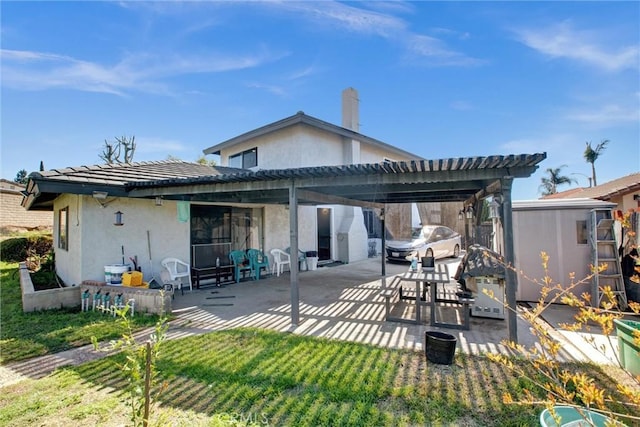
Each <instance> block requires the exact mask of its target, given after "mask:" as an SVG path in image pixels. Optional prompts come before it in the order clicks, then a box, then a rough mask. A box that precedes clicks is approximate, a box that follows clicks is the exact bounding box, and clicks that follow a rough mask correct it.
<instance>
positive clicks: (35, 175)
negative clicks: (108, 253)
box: [22, 160, 245, 209]
mask: <svg viewBox="0 0 640 427" xmlns="http://www.w3.org/2000/svg"><path fill="white" fill-rule="evenodd" d="M244 171H245V169H237V168H229V167H220V166H214V167H212V166H208V165H203V164H200V163H191V162H184V161H181V160H163V161H151V162H136V163H114V164H102V165H93V166H79V167H68V168H64V169H53V170H49V171H43V172H32V173H31V174H30V175H29V178H30V180H29V184H28V187H27V190H26V191H27V193H28V196H27V197H26V198H25V200H23V202H22V205H23V206H25V207H27V209H30V208H31V209H48V208H50V207H51V204H52V203H53V199H55V198H56V197H57V196H58V195H60V194H63V193H70V194H92V193H93V192H94V191H106V192H108V193H109V195H111V196H114V197H123V196H128V194H127V192H126V190H125V184H127V183H132V182H142V181H157V180H162V179H176V178H182V179H184V178H193V177H199V176H203V175H222V174H227V175H228V174H233V173H238V172H244ZM36 199H37V203H36Z"/></svg>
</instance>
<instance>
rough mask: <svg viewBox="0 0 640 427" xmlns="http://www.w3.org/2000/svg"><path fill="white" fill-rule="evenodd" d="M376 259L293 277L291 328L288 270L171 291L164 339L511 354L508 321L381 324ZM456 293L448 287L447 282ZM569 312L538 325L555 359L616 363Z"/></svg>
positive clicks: (23, 367)
mask: <svg viewBox="0 0 640 427" xmlns="http://www.w3.org/2000/svg"><path fill="white" fill-rule="evenodd" d="M438 262H439V263H442V264H446V265H447V267H448V269H449V273H450V275H453V274H455V271H456V269H457V267H458V262H459V259H446V260H441V261H438ZM406 270H407V265H406V264H387V280H389V281H390V278H391V276H393V275H395V274H400V273H402V272H405V271H406ZM380 272H381V267H380V258H379V257H378V258H371V259H368V260H364V261H361V262H356V263H352V264H348V265H340V266H335V267H320V268H318V269H317V270H315V271H303V272H301V273H300V275H299V281H298V282H299V294H300V322H299V325H298V326H297V327H296V328H293V329H292V328H291V317H290V316H291V315H290V304H291V299H290V285H289V278H290V275H289V273H288V272H286V273H284V274H283V275H281V276H280V277H276V276H268V277H267V278H264V279H261V280H257V281H256V280H250V279H249V280H243V281H241V282H240V283H232V284H228V285H226V286H223V287H219V288H218V287H215V286H212V285H208V286H206V287H203V288H202V289H199V290H196V289H194V290H193V292H190V291H188V290H186V291H185V292H184V295H182V294H181V293H180V292H176V294H175V299H173V301H172V305H173V314H174V316H175V317H176V318H175V319H174V320H172V321H171V322H170V324H169V329H168V331H167V339H177V338H182V337H187V336H193V335H197V334H202V333H207V332H211V331H216V330H223V329H230V328H237V327H256V328H266V329H271V330H276V331H281V332H290V333H295V334H300V335H310V336H317V337H324V338H330V339H339V340H345V341H354V342H360V343H366V344H371V345H377V346H384V347H390V348H404V349H412V350H417V351H421V350H422V349H423V342H424V333H425V331H429V330H440V331H442V332H446V333H449V334H451V335H453V336H455V337H456V338H457V340H458V343H457V351H458V352H464V353H468V354H480V353H484V352H492V353H503V354H510V353H511V351H510V350H509V349H507V348H506V346H504V345H503V344H502V341H503V340H505V339H507V337H508V330H507V321H506V320H499V319H489V318H479V317H472V318H471V328H470V330H458V329H447V328H433V327H431V326H430V325H429V324H420V325H416V324H408V323H400V322H389V321H385V319H384V298H383V297H381V296H380V286H381V274H380ZM448 287H449V289H451V290H454V289H455V288H456V284H455V283H450V284H449V285H448ZM414 309H415V304H414V303H413V302H402V303H400V304H399V305H398V306H397V307H396V311H395V312H394V313H393V314H394V316H402V317H412V316H413V311H412V310H414ZM526 309H527V308H526V306H519V308H518V325H517V326H518V340H519V343H520V344H522V345H525V346H527V347H529V346H531V345H535V344H536V340H535V338H534V337H533V335H532V334H531V332H530V325H529V324H528V323H527V322H525V321H524V320H523V319H522V317H521V314H522V312H523V310H526ZM422 310H424V311H423V313H422V318H423V319H428V318H429V316H428V314H429V313H428V311H429V308H428V307H423V308H422ZM574 314H575V309H572V308H570V307H567V306H551V307H549V309H547V310H546V311H545V312H544V316H543V317H544V319H542V320H541V321H542V322H543V324H544V325H545V326H546V327H547V328H548V331H549V332H550V333H551V334H552V335H553V336H554V337H555V338H556V339H557V340H558V341H559V342H561V343H562V350H561V353H560V355H559V356H560V358H561V359H562V360H565V361H571V360H576V361H594V362H597V363H600V364H609V365H616V362H615V355H614V354H615V352H616V350H615V349H616V348H617V341H616V337H612V338H611V339H612V344H613V347H612V346H611V345H610V344H609V343H608V341H607V340H606V337H605V336H603V335H600V334H598V332H597V331H596V330H592V331H590V333H589V334H586V333H578V332H570V331H567V330H564V329H562V328H561V327H560V325H561V324H562V323H570V322H571V321H572V320H573V316H574ZM438 317H439V318H440V319H441V320H444V321H447V322H452V323H460V321H461V319H462V312H461V308H460V306H458V305H450V306H447V305H442V306H439V307H438ZM151 333H153V328H148V329H146V330H143V331H140V332H138V333H137V334H135V335H136V338H137V339H138V340H139V341H140V342H142V341H143V340H145V339H147V338H148V336H149V334H151ZM584 338H587V339H589V340H591V339H593V340H595V341H594V342H596V343H597V344H598V345H606V346H607V357H605V356H603V355H602V353H601V352H600V351H597V350H596V349H595V348H594V346H593V345H592V344H589V343H588V342H587V340H586V339H584ZM106 355H107V353H105V352H102V351H98V350H96V349H94V348H93V346H91V345H87V346H83V347H79V348H73V349H70V350H66V351H63V352H60V353H54V354H48V355H44V356H40V357H34V358H32V359H28V360H24V361H19V362H15V363H11V364H8V365H6V366H0V387H3V386H5V385H9V384H13V383H16V382H18V381H21V380H22V379H25V378H42V377H43V376H45V375H48V374H49V373H51V372H52V371H53V370H54V369H56V368H59V367H61V366H65V365H77V364H80V363H83V362H87V361H90V360H95V359H97V358H100V357H104V356H106Z"/></svg>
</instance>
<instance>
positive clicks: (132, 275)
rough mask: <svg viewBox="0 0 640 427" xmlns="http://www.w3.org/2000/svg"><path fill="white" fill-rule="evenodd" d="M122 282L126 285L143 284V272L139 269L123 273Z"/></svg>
mask: <svg viewBox="0 0 640 427" xmlns="http://www.w3.org/2000/svg"><path fill="white" fill-rule="evenodd" d="M122 284H123V285H124V286H140V285H142V273H141V272H139V271H130V272H128V273H122Z"/></svg>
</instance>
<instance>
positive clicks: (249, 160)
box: [229, 148, 258, 169]
mask: <svg viewBox="0 0 640 427" xmlns="http://www.w3.org/2000/svg"><path fill="white" fill-rule="evenodd" d="M229 166H230V167H233V168H243V169H249V168H254V167H256V166H258V149H257V148H252V149H250V150H246V151H243V152H242V153H238V154H234V155H233V156H229Z"/></svg>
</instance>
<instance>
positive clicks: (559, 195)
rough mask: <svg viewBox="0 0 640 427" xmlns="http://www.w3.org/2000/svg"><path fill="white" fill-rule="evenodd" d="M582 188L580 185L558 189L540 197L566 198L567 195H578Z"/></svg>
mask: <svg viewBox="0 0 640 427" xmlns="http://www.w3.org/2000/svg"><path fill="white" fill-rule="evenodd" d="M583 190H584V188H582V187H576V188H570V189H568V190H565V191H559V192H557V193H553V194H547V195H546V196H542V197H541V199H543V200H548V199H566V198H569V197H578V196H579V195H580V193H582V191H583Z"/></svg>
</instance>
